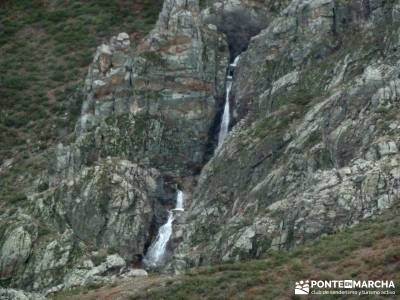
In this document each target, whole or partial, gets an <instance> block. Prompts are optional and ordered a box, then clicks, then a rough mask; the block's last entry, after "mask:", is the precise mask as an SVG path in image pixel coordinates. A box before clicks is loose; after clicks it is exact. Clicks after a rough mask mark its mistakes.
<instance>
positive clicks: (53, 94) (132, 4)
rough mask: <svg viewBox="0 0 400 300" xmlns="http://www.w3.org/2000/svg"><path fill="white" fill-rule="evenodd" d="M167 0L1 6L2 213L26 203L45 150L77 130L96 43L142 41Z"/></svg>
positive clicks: (59, 0)
mask: <svg viewBox="0 0 400 300" xmlns="http://www.w3.org/2000/svg"><path fill="white" fill-rule="evenodd" d="M161 3H162V1H161V0H74V1H72V0H52V1H49V0H8V1H7V0H6V1H0V167H1V165H2V163H3V162H4V161H5V160H6V159H10V158H13V159H14V160H13V167H12V168H11V169H9V170H7V171H6V172H4V171H3V172H1V169H0V178H1V180H0V208H1V207H2V206H4V205H5V203H10V202H11V203H13V204H15V203H16V202H19V201H21V200H23V199H24V197H25V196H24V193H23V191H24V187H25V186H29V181H30V180H31V179H32V178H33V177H35V176H36V175H35V174H37V173H38V172H39V170H40V169H41V168H43V167H41V163H42V161H45V158H44V157H43V153H44V151H45V150H46V149H47V148H48V147H50V146H53V145H54V144H55V143H57V142H59V141H65V140H67V139H68V137H69V136H70V134H71V133H72V132H73V127H74V124H75V122H76V120H77V117H78V115H79V112H80V107H81V103H82V100H83V99H82V95H80V93H79V87H81V86H82V83H83V81H84V78H85V75H86V72H87V68H88V65H89V63H90V62H91V61H92V57H93V54H94V52H95V49H96V47H97V45H99V44H101V42H102V41H106V40H108V39H109V38H110V37H111V36H112V35H114V34H117V33H119V32H122V31H124V32H128V33H129V34H130V35H131V37H132V39H140V38H141V37H142V36H143V35H144V34H145V33H147V32H148V31H149V30H150V29H151V28H152V27H153V24H154V23H155V20H156V18H157V16H158V12H159V10H160V4H161Z"/></svg>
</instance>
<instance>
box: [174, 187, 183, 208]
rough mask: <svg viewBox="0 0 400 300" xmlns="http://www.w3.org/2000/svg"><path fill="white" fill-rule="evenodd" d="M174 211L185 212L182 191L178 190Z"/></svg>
mask: <svg viewBox="0 0 400 300" xmlns="http://www.w3.org/2000/svg"><path fill="white" fill-rule="evenodd" d="M174 210H180V211H183V210H184V209H183V192H182V191H181V190H178V193H177V195H176V207H175V209H174Z"/></svg>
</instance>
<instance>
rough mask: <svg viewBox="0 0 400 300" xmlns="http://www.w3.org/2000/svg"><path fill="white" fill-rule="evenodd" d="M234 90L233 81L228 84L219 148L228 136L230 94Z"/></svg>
mask: <svg viewBox="0 0 400 300" xmlns="http://www.w3.org/2000/svg"><path fill="white" fill-rule="evenodd" d="M231 89H232V81H230V80H229V81H228V82H227V83H226V99H225V106H224V113H223V115H222V121H221V128H220V130H219V135H218V147H219V146H221V145H222V143H223V142H224V140H225V138H226V136H227V135H228V129H229V122H230V120H231V116H230V110H231V108H230V104H229V94H230V92H231Z"/></svg>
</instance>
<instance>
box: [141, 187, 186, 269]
mask: <svg viewBox="0 0 400 300" xmlns="http://www.w3.org/2000/svg"><path fill="white" fill-rule="evenodd" d="M183 200H184V193H183V191H181V190H178V192H177V194H176V207H175V208H174V209H173V210H172V211H170V212H169V216H168V221H167V223H165V224H164V225H163V226H161V227H160V229H159V230H158V235H157V238H156V240H155V241H154V242H153V244H151V246H150V247H149V250H148V251H147V254H146V257H145V259H144V263H145V264H146V265H147V266H149V267H158V266H161V265H163V264H164V260H165V251H166V249H167V245H168V241H169V239H170V238H171V235H172V223H173V222H174V213H173V212H174V211H183V210H184V209H183Z"/></svg>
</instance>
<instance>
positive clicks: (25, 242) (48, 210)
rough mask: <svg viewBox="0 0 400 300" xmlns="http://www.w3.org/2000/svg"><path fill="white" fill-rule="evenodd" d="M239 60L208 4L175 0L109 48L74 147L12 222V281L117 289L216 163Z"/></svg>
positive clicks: (102, 53) (102, 50)
mask: <svg viewBox="0 0 400 300" xmlns="http://www.w3.org/2000/svg"><path fill="white" fill-rule="evenodd" d="M228 56H229V53H228V47H227V44H226V41H225V38H224V36H223V35H222V34H220V33H218V32H217V30H216V28H215V27H214V26H211V25H210V26H203V24H202V23H201V21H200V9H199V6H198V3H197V1H176V0H168V1H165V3H164V7H163V9H162V12H161V14H160V17H159V21H158V23H157V24H156V27H155V28H154V30H153V31H152V32H151V33H150V34H149V35H148V36H147V37H146V38H145V39H144V40H143V41H142V42H141V43H140V44H138V45H132V44H131V42H130V39H129V36H128V35H127V34H125V33H121V34H119V35H118V36H116V37H113V38H111V40H110V42H109V43H107V44H103V45H101V46H99V47H98V49H97V52H96V54H95V57H94V60H93V63H92V64H91V66H90V68H89V72H88V76H87V79H86V82H85V87H84V91H85V95H86V99H85V100H84V103H83V108H82V114H81V117H80V120H79V122H78V124H77V126H76V138H75V141H74V142H73V143H72V144H70V145H66V146H65V145H59V146H58V147H57V149H56V150H55V151H53V152H52V153H51V154H50V155H49V170H48V171H47V172H44V173H43V175H42V176H41V177H40V178H38V180H37V186H36V187H34V190H32V193H31V194H30V195H28V198H29V205H28V206H27V207H24V208H21V209H19V210H18V211H15V210H12V209H11V210H9V211H8V212H7V213H6V214H3V215H2V216H1V225H0V228H1V230H0V236H1V243H0V249H1V252H0V253H1V255H0V266H1V271H0V276H1V280H2V281H3V282H4V283H6V285H7V286H9V287H16V288H24V289H27V290H35V291H47V292H52V291H56V290H58V289H63V288H68V287H71V286H77V285H83V284H90V283H95V282H97V283H101V282H109V280H110V278H111V277H110V276H106V275H112V274H116V275H118V273H119V272H120V270H121V268H125V267H127V266H130V265H131V264H132V263H135V262H136V261H138V260H140V257H141V256H143V255H144V254H145V251H146V250H147V247H148V246H149V243H150V242H151V240H152V239H154V236H155V235H156V233H157V229H158V227H159V226H160V225H161V224H162V223H164V221H165V218H166V216H167V209H168V208H171V207H173V206H174V201H175V200H174V196H175V192H176V190H177V187H178V185H179V186H180V185H185V186H190V185H191V182H192V181H193V180H192V179H191V178H192V176H194V175H196V174H197V173H198V172H199V171H200V169H201V167H202V166H203V164H204V161H205V159H206V158H207V149H208V145H209V144H212V143H213V138H212V134H210V133H211V132H212V131H213V126H214V124H215V119H216V113H217V110H218V106H219V105H220V99H223V96H224V78H225V69H226V65H227V63H228V59H229V57H228ZM185 178H187V179H185ZM113 255H114V256H113Z"/></svg>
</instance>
